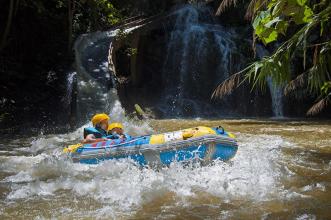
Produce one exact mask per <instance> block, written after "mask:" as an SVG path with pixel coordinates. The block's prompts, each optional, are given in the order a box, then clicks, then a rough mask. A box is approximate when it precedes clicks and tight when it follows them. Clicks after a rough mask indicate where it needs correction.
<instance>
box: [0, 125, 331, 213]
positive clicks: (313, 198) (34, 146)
mask: <svg viewBox="0 0 331 220" xmlns="http://www.w3.org/2000/svg"><path fill="white" fill-rule="evenodd" d="M196 125H206V126H217V125H222V126H224V127H225V128H226V130H228V131H231V132H234V133H235V134H236V136H237V138H238V142H239V150H238V153H237V155H236V156H235V157H234V158H233V159H232V160H231V161H229V162H222V161H216V162H215V163H214V164H212V165H209V166H199V165H197V164H191V165H188V166H187V165H186V166H185V167H183V166H182V165H181V164H178V163H175V164H172V165H171V166H170V167H164V168H161V169H159V170H153V169H149V168H139V167H137V166H136V165H135V164H133V162H132V161H130V160H118V161H107V162H103V163H101V164H98V165H83V164H73V163H72V162H71V161H70V160H68V159H67V158H66V157H65V156H63V155H62V153H61V150H62V149H63V147H64V146H66V145H67V144H71V143H75V142H77V141H78V140H79V139H80V137H81V135H82V134H81V129H78V130H77V131H75V132H73V133H70V134H62V135H42V134H40V135H39V136H36V137H30V138H21V139H11V140H4V139H3V140H2V141H1V144H0V150H1V151H0V181H1V182H0V197H1V202H0V203H1V205H0V218H1V219H4V218H15V219H19V218H22V219H43V218H47V219H48V218H60V219H72V218H87V219H89V218H99V219H114V218H116V219H150V218H157V219H215V218H217V219H247V218H248V217H249V218H250V219H275V218H277V219H330V218H331V122H325V121H323V122H316V121H270V120H253V119H249V120H203V119H195V120H178V119H176V120H152V121H149V122H148V123H143V124H142V123H138V122H126V126H127V128H128V130H129V131H130V132H131V133H136V134H144V133H151V132H164V131H170V130H177V129H181V128H187V127H192V126H196Z"/></svg>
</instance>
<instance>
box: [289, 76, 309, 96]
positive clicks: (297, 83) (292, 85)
mask: <svg viewBox="0 0 331 220" xmlns="http://www.w3.org/2000/svg"><path fill="white" fill-rule="evenodd" d="M305 77H306V72H304V73H302V74H300V75H298V76H297V77H296V78H295V79H293V80H291V81H290V82H289V83H288V84H287V85H286V86H285V89H284V94H285V95H288V94H289V93H291V92H293V91H295V90H297V89H298V88H302V87H303V86H304V83H305Z"/></svg>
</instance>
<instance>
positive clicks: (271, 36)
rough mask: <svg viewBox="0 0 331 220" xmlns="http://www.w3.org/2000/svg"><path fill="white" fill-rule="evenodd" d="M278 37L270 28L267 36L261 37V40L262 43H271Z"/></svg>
mask: <svg viewBox="0 0 331 220" xmlns="http://www.w3.org/2000/svg"><path fill="white" fill-rule="evenodd" d="M277 37H278V33H277V31H275V30H272V31H271V32H270V33H269V35H268V36H267V37H263V38H262V41H263V43H264V44H268V43H271V42H273V41H276V40H277Z"/></svg>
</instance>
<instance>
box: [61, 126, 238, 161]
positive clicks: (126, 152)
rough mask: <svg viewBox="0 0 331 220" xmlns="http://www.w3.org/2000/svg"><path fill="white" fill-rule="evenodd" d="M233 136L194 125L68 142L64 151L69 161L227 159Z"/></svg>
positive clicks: (234, 147) (233, 145)
mask: <svg viewBox="0 0 331 220" xmlns="http://www.w3.org/2000/svg"><path fill="white" fill-rule="evenodd" d="M234 138H235V137H234V135H233V134H231V133H228V132H226V131H225V130H224V129H223V128H222V127H217V128H209V127H203V126H199V127H195V128H189V129H184V130H180V131H175V132H169V133H163V134H157V135H147V136H141V137H135V138H132V139H131V140H121V139H116V140H108V141H102V142H97V143H93V144H84V145H82V144H77V145H71V146H69V147H67V148H65V149H64V152H66V153H68V155H69V156H70V157H71V158H72V160H73V162H79V163H86V164H97V163H99V162H100V161H104V160H111V159H120V158H131V159H132V160H134V161H135V162H137V163H138V164H140V165H143V166H144V165H169V164H170V163H171V162H174V161H187V160H199V161H202V162H204V163H208V162H210V161H213V160H215V159H220V160H223V161H226V160H229V159H231V158H232V157H233V156H234V155H235V154H236V152H237V149H238V145H237V142H236V140H235V139H234Z"/></svg>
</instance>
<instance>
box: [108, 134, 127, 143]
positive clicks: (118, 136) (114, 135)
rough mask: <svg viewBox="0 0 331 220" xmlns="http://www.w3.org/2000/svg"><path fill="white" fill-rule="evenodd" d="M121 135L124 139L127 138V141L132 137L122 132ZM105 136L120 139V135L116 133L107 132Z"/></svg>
mask: <svg viewBox="0 0 331 220" xmlns="http://www.w3.org/2000/svg"><path fill="white" fill-rule="evenodd" d="M123 136H124V138H125V140H127V141H129V140H131V139H132V137H131V136H130V135H128V134H123ZM107 138H108V139H120V138H121V137H120V135H118V134H110V133H108V135H107Z"/></svg>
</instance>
